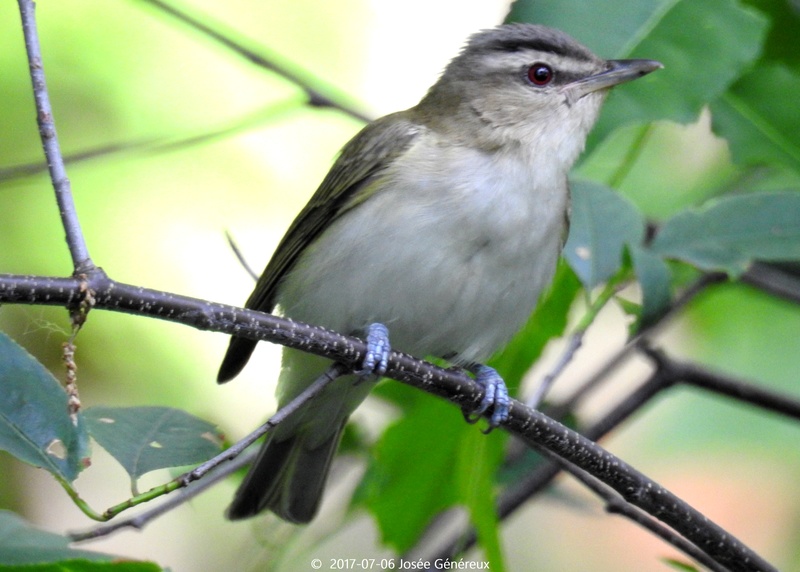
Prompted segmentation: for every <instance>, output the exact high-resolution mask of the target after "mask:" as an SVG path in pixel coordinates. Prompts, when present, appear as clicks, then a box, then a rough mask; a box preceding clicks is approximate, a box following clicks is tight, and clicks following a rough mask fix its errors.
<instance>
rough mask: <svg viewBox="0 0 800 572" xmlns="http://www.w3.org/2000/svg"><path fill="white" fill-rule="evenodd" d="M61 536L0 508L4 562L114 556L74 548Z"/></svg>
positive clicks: (0, 548)
mask: <svg viewBox="0 0 800 572" xmlns="http://www.w3.org/2000/svg"><path fill="white" fill-rule="evenodd" d="M69 544H70V541H69V539H68V538H65V537H64V536H61V535H58V534H54V533H52V532H45V531H44V530H39V529H38V528H35V527H34V526H32V525H31V524H29V523H28V522H26V521H25V520H23V519H22V518H21V517H20V516H18V515H17V514H15V513H13V512H11V511H7V510H0V562H1V563H3V564H4V565H15V566H19V565H26V564H43V563H46V562H58V561H61V560H69V559H83V560H111V559H112V558H114V556H111V555H108V554H102V553H100V552H91V551H88V550H74V549H72V548H70V547H69Z"/></svg>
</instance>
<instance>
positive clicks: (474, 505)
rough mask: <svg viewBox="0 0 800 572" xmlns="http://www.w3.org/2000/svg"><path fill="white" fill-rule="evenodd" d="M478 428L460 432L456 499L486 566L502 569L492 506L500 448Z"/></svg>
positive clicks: (495, 515) (502, 563)
mask: <svg viewBox="0 0 800 572" xmlns="http://www.w3.org/2000/svg"><path fill="white" fill-rule="evenodd" d="M503 440H505V439H503ZM491 444H492V441H491V440H490V439H488V438H487V436H486V435H484V434H483V433H481V432H479V431H475V430H474V428H473V430H472V431H463V432H462V439H461V445H460V449H459V455H458V462H457V475H456V477H457V480H456V483H457V487H458V499H459V501H460V502H461V503H462V504H463V505H464V506H466V507H467V510H468V511H469V515H470V521H471V522H472V525H473V526H474V527H475V530H476V531H477V536H478V543H479V544H480V545H481V546H482V547H483V549H484V552H485V553H486V560H487V561H488V562H489V569H490V570H493V571H494V572H503V571H504V570H505V562H504V558H503V550H502V547H501V544H500V522H499V520H498V517H497V509H496V508H495V489H496V487H495V478H496V475H497V471H498V468H499V467H500V464H501V463H502V461H503V448H500V447H492V446H491Z"/></svg>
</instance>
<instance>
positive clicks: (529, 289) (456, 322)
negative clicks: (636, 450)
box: [278, 191, 566, 361]
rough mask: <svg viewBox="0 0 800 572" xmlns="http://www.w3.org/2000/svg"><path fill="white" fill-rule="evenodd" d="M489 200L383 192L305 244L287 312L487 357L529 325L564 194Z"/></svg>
mask: <svg viewBox="0 0 800 572" xmlns="http://www.w3.org/2000/svg"><path fill="white" fill-rule="evenodd" d="M487 203H488V207H487V208H485V209H483V212H476V211H475V209H474V208H465V209H463V211H462V210H460V207H456V208H450V209H448V205H447V202H446V201H445V202H441V201H438V202H436V203H434V202H431V203H428V204H425V203H423V202H420V201H416V202H414V204H408V201H406V200H404V196H403V194H402V193H392V192H391V191H383V192H382V194H381V196H376V197H371V198H370V199H369V200H368V201H366V202H365V203H364V204H362V205H359V206H358V207H357V208H356V209H353V210H352V211H350V212H348V213H346V214H345V215H344V216H342V217H341V218H340V219H339V220H337V221H336V222H335V223H334V224H332V225H331V227H330V228H329V229H327V230H326V231H325V233H324V234H323V235H321V236H320V238H319V239H317V241H315V243H314V244H313V245H312V246H311V247H309V248H308V249H307V251H306V252H305V253H304V255H303V257H302V258H301V260H300V261H298V264H297V265H296V267H295V269H294V270H293V271H292V272H291V273H290V274H289V275H288V276H287V278H286V280H285V282H284V283H283V285H282V286H281V292H280V295H279V298H278V301H279V304H280V306H281V307H282V309H283V311H284V313H285V314H286V315H287V316H290V317H292V318H294V319H297V320H301V321H304V322H309V323H313V324H317V325H321V326H324V327H327V328H330V329H333V330H337V331H340V332H342V333H352V332H356V331H358V330H360V329H362V328H364V327H365V326H366V325H368V324H370V323H373V322H381V323H383V324H385V325H386V326H387V327H388V328H389V335H390V339H391V343H392V347H393V348H394V349H397V350H401V351H404V352H408V353H411V354H414V355H418V356H424V355H438V356H446V355H452V354H457V356H458V360H460V361H482V360H485V359H487V358H488V357H489V356H490V355H491V354H492V353H493V352H494V351H496V350H497V349H498V348H499V347H501V346H502V345H503V344H504V343H505V342H506V341H508V339H509V338H510V337H511V336H513V334H514V333H515V332H516V331H517V330H518V329H519V328H520V327H521V326H522V325H523V324H524V322H525V321H526V319H527V318H528V316H529V315H530V313H531V311H532V310H533V308H534V306H535V304H536V301H537V299H538V297H539V294H540V293H541V291H542V289H543V288H545V287H546V285H547V284H549V282H550V280H551V278H552V275H553V272H554V269H555V264H556V261H557V259H558V254H559V250H560V247H561V240H562V234H563V230H564V229H563V226H564V220H565V217H564V212H565V209H566V192H564V193H563V204H561V205H560V206H559V205H556V208H553V207H554V205H549V208H544V209H541V210H539V209H536V208H532V209H528V212H522V211H524V209H523V210H522V211H520V210H519V209H518V210H517V211H514V210H513V209H511V211H509V207H510V205H492V204H491V201H488V202H487ZM472 207H474V205H473V206H472ZM498 209H499V210H498ZM467 211H468V212H469V214H468V215H466V214H464V213H465V212H467Z"/></svg>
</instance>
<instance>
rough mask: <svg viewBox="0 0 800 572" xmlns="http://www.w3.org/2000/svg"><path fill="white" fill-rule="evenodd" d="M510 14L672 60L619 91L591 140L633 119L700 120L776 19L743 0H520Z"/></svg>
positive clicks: (623, 52)
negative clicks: (660, 68)
mask: <svg viewBox="0 0 800 572" xmlns="http://www.w3.org/2000/svg"><path fill="white" fill-rule="evenodd" d="M509 19H511V20H517V21H530V22H536V23H540V24H545V25H547V26H553V27H555V28H560V29H562V30H564V31H566V32H567V33H569V34H570V35H572V36H573V37H575V38H576V39H577V40H579V41H581V42H582V43H584V44H586V45H587V46H588V47H589V48H590V49H592V51H594V52H595V53H597V54H598V55H600V56H602V57H605V58H649V59H655V60H659V61H660V62H661V63H663V64H664V69H663V70H659V71H657V72H655V73H653V74H651V75H649V76H647V77H645V78H643V79H638V80H636V81H635V82H633V83H631V84H630V85H624V86H620V87H619V88H617V89H615V90H614V91H613V93H612V94H611V96H610V97H609V100H608V102H607V103H606V105H605V107H604V109H603V113H602V116H601V118H600V121H599V122H598V124H597V126H596V127H595V129H594V131H593V134H592V136H591V138H590V142H589V144H588V145H587V148H592V147H593V146H594V145H595V144H596V143H597V142H599V141H601V140H602V139H603V138H605V137H606V136H607V135H608V133H610V132H611V131H612V130H613V129H615V128H617V127H619V126H620V125H622V124H624V123H626V122H634V121H638V122H649V121H653V120H656V119H672V120H676V121H681V122H688V121H691V120H693V119H694V118H695V117H697V115H698V113H699V112H700V110H701V109H702V108H703V106H705V105H706V104H708V103H709V102H711V101H714V100H715V99H717V98H718V97H719V96H720V95H721V94H722V93H723V92H725V90H726V89H727V88H728V87H729V86H730V85H731V84H732V83H733V82H734V81H735V80H736V79H737V78H738V77H739V76H740V75H741V74H742V73H743V72H744V71H745V70H746V69H747V68H748V66H749V64H751V63H752V62H753V61H754V60H755V58H756V57H758V55H759V51H760V49H761V45H762V43H763V41H764V38H765V35H766V31H767V27H768V20H767V19H766V18H765V17H764V16H763V15H761V14H760V13H759V12H757V11H756V10H753V9H751V8H745V7H742V6H741V5H740V4H739V3H738V2H736V1H735V0H705V1H704V2H697V1H694V0H644V1H640V2H584V1H583V0H518V1H517V2H515V3H514V6H513V8H512V11H511V15H510V16H509ZM698 62H702V66H699V65H698ZM698 74H702V77H698Z"/></svg>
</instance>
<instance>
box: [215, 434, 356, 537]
mask: <svg viewBox="0 0 800 572" xmlns="http://www.w3.org/2000/svg"><path fill="white" fill-rule="evenodd" d="M346 422H347V420H346V419H345V420H344V421H342V422H341V424H340V425H339V428H338V430H336V431H334V432H332V434H331V436H330V437H329V438H328V439H326V440H325V441H323V442H322V443H314V442H313V439H311V437H313V435H312V434H311V433H310V432H308V431H296V432H293V433H292V434H291V435H290V436H289V437H287V438H285V439H283V440H277V439H276V438H274V437H273V438H270V439H269V440H267V442H266V443H264V445H262V447H261V452H260V453H259V455H258V458H257V459H256V461H255V463H253V466H252V467H251V469H250V472H249V473H248V474H247V476H246V477H245V479H244V482H242V484H241V485H240V486H239V489H238V490H237V491H236V495H235V496H234V498H233V502H232V503H231V505H230V507H228V511H227V513H226V514H227V516H228V518H229V519H231V520H240V519H243V518H248V517H251V516H255V515H256V514H258V513H260V512H261V511H263V510H266V509H269V510H271V511H272V512H274V513H275V514H277V515H278V516H280V517H281V518H283V519H284V520H288V521H290V522H293V523H296V524H305V523H307V522H310V521H311V519H313V518H314V515H315V514H316V513H317V509H318V508H319V503H320V500H321V499H322V493H323V490H324V488H325V481H326V480H327V478H328V472H329V471H330V468H331V461H332V460H333V457H334V454H335V453H336V449H337V447H338V446H339V439H340V437H341V434H342V429H344V426H345V423H346ZM309 442H312V444H313V446H311V447H310V446H309Z"/></svg>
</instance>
